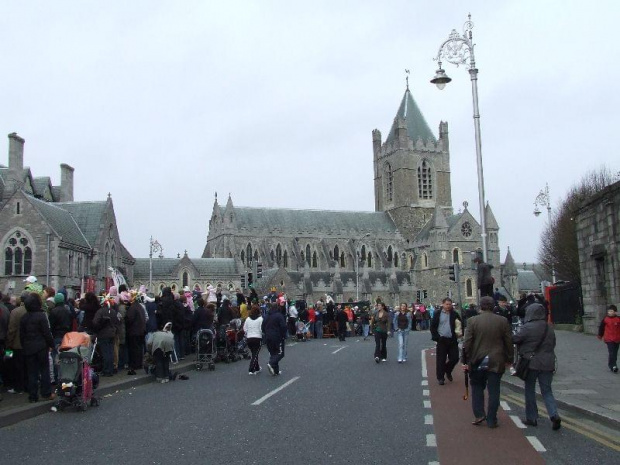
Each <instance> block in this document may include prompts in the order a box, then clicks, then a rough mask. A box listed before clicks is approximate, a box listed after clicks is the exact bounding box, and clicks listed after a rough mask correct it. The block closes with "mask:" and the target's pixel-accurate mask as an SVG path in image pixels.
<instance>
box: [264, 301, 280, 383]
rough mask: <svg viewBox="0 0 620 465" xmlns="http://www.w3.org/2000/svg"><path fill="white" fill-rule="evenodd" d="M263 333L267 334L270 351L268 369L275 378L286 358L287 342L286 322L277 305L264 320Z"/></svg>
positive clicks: (272, 306)
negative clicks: (281, 361)
mask: <svg viewBox="0 0 620 465" xmlns="http://www.w3.org/2000/svg"><path fill="white" fill-rule="evenodd" d="M261 329H262V332H263V333H265V343H266V344H267V350H269V363H268V364H267V368H269V372H270V373H271V374H272V375H273V376H277V375H279V374H280V373H281V372H280V360H282V359H283V358H284V341H285V340H286V321H284V315H282V312H280V309H279V308H278V305H277V304H271V309H270V311H269V314H268V315H267V318H265V319H264V320H263V323H262V328H261Z"/></svg>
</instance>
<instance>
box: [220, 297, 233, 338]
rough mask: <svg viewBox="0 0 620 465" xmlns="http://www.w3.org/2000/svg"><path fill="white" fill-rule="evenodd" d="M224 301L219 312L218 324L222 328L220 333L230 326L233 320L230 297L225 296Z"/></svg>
mask: <svg viewBox="0 0 620 465" xmlns="http://www.w3.org/2000/svg"><path fill="white" fill-rule="evenodd" d="M222 299H223V300H222V305H221V306H220V307H219V308H218V310H217V324H218V326H219V327H220V331H221V330H222V329H221V327H222V326H226V325H229V324H230V322H231V321H232V319H233V314H232V310H231V308H230V300H228V296H226V295H225V296H224V297H223V298H222Z"/></svg>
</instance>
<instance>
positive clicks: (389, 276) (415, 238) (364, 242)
mask: <svg viewBox="0 0 620 465" xmlns="http://www.w3.org/2000/svg"><path fill="white" fill-rule="evenodd" d="M372 153H373V158H372V161H373V166H374V192H375V211H374V212H361V211H329V210H296V209H282V208H267V207H265V208H257V207H240V206H235V205H234V203H233V199H232V198H231V197H230V196H229V197H228V199H227V202H226V204H225V205H220V203H219V202H218V199H217V196H216V198H215V203H214V205H213V212H212V214H211V219H210V220H209V231H208V236H207V244H206V246H205V248H204V252H203V255H202V257H203V259H205V258H219V259H229V260H231V261H232V260H234V263H235V268H236V269H237V271H238V273H239V275H238V276H239V277H238V278H237V280H236V281H237V282H243V281H244V280H246V279H247V280H249V281H251V282H252V283H253V285H254V286H255V287H256V288H257V290H258V292H259V293H260V294H261V295H264V294H265V293H266V292H267V291H268V289H270V288H271V287H272V286H275V287H276V288H277V289H278V290H284V291H285V292H286V293H287V294H288V296H289V297H291V298H297V299H302V298H303V299H307V300H312V301H316V300H317V299H319V298H320V297H322V296H324V295H325V294H331V295H333V296H334V298H335V300H336V301H349V300H350V299H353V300H370V299H374V298H376V297H382V298H383V299H384V300H385V301H386V302H387V303H388V304H389V305H396V304H398V303H399V302H408V303H411V302H414V301H415V300H417V299H419V300H420V301H421V302H425V303H430V302H432V303H437V302H439V301H440V300H441V299H442V298H444V297H445V296H447V295H450V296H452V297H454V298H455V299H459V296H458V292H459V288H458V287H457V285H456V283H455V282H453V281H451V280H450V279H449V276H448V272H449V266H450V265H451V264H453V263H459V264H460V265H461V274H460V280H459V281H460V286H459V287H460V292H461V300H462V302H463V303H466V302H474V301H475V300H476V289H477V284H476V272H475V270H473V269H472V267H471V257H472V253H475V252H476V251H478V250H480V249H481V240H480V232H481V231H480V229H481V228H480V224H479V223H478V221H477V220H476V219H475V218H474V217H473V216H472V214H471V213H470V211H469V210H468V206H467V202H463V204H462V207H459V209H458V212H456V213H455V212H454V208H453V205H452V195H451V182H452V181H451V172H450V144H449V136H448V123H446V122H440V123H439V134H438V137H436V136H435V134H434V133H433V132H432V131H431V129H430V128H429V126H428V124H427V122H426V120H425V119H424V116H423V115H422V112H421V111H420V109H419V108H418V106H417V104H416V102H415V100H414V99H413V96H412V95H411V92H410V90H409V88H408V87H407V89H406V91H405V94H404V96H403V98H402V101H401V103H400V106H399V108H398V111H397V113H396V117H395V118H394V122H393V124H392V127H391V129H390V132H389V133H388V135H387V137H386V138H385V140H383V136H382V134H381V132H380V131H379V130H377V129H375V130H374V131H372ZM486 221H487V234H488V261H489V263H491V264H493V266H494V267H495V270H494V272H495V273H497V275H496V276H495V279H496V282H498V283H499V282H500V279H499V274H500V256H499V242H498V232H499V227H498V224H497V221H496V220H495V217H494V215H493V212H492V211H491V208H490V207H489V205H488V204H487V206H486ZM241 276H243V277H244V278H243V279H241ZM246 285H247V281H246Z"/></svg>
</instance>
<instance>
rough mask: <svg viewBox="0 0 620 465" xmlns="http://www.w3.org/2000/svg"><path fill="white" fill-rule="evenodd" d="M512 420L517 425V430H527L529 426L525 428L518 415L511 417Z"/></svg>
mask: <svg viewBox="0 0 620 465" xmlns="http://www.w3.org/2000/svg"><path fill="white" fill-rule="evenodd" d="M510 418H511V419H512V421H513V422H514V424H515V425H517V428H521V429H525V428H527V426H525V425H524V424H523V422H522V421H521V419H520V418H519V417H518V416H516V415H510Z"/></svg>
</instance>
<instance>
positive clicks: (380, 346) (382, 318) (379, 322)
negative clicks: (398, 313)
mask: <svg viewBox="0 0 620 465" xmlns="http://www.w3.org/2000/svg"><path fill="white" fill-rule="evenodd" d="M371 324H372V328H373V329H372V332H373V333H374V335H375V362H376V363H379V362H380V361H381V362H387V338H388V332H389V330H390V314H389V312H388V310H387V308H386V306H385V304H384V303H383V302H381V301H379V302H378V303H377V311H376V312H375V314H374V315H373V317H372V320H371Z"/></svg>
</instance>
